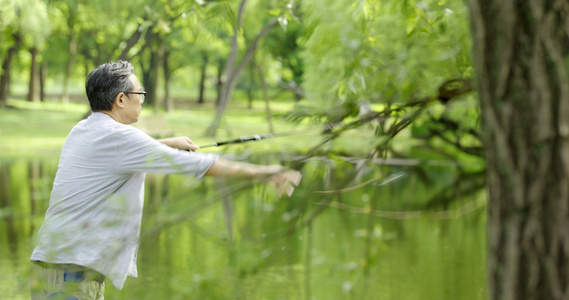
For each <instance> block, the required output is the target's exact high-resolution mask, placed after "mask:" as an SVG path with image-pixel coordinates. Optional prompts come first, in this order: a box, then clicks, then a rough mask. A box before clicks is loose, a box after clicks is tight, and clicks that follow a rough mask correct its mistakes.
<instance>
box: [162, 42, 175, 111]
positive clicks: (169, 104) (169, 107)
mask: <svg viewBox="0 0 569 300" xmlns="http://www.w3.org/2000/svg"><path fill="white" fill-rule="evenodd" d="M169 58H170V51H164V57H163V63H164V106H165V107H166V111H167V112H171V111H173V110H174V101H173V100H172V96H170V79H172V70H170V64H169V61H168V60H169Z"/></svg>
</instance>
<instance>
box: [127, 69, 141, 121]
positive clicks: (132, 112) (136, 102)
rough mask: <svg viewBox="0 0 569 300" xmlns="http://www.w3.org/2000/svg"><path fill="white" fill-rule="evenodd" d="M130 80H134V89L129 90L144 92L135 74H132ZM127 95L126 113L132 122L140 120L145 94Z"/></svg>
mask: <svg viewBox="0 0 569 300" xmlns="http://www.w3.org/2000/svg"><path fill="white" fill-rule="evenodd" d="M130 81H131V82H132V84H133V86H134V89H132V90H131V91H129V92H142V87H141V85H140V82H138V79H137V78H136V76H135V75H134V74H133V75H131V76H130ZM126 96H127V98H128V100H126V101H125V115H126V117H127V119H128V121H129V124H130V123H134V122H136V121H138V116H139V115H140V111H141V109H142V103H143V102H144V96H145V95H141V94H126Z"/></svg>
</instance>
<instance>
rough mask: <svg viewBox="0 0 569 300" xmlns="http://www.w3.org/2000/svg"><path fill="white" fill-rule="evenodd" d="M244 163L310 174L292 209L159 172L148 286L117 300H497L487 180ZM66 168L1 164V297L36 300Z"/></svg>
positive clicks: (326, 164)
mask: <svg viewBox="0 0 569 300" xmlns="http://www.w3.org/2000/svg"><path fill="white" fill-rule="evenodd" d="M237 159H239V160H247V161H254V162H257V163H263V164H264V163H283V164H286V165H292V166H294V167H295V168H297V169H301V170H302V172H303V176H304V177H303V180H302V182H301V185H300V186H299V187H298V188H297V189H296V191H295V193H294V195H293V197H292V198H290V199H289V198H280V199H279V198H277V197H276V196H275V192H274V190H273V189H271V187H268V186H265V185H262V184H254V185H252V184H251V183H249V182H246V181H240V180H217V179H213V178H206V179H204V180H200V181H196V180H194V179H192V178H186V177H182V176H175V175H169V176H166V175H160V174H148V176H147V180H146V196H145V197H146V200H145V201H146V202H145V212H144V219H143V228H142V240H141V245H140V250H139V253H138V268H139V277H138V278H128V279H127V282H126V284H125V286H124V288H123V290H117V289H116V288H115V287H113V286H112V284H111V283H110V282H109V281H107V283H106V293H105V297H106V299H275V300H277V299H283V300H284V299H299V300H300V299H306V300H311V299H322V300H323V299H358V300H361V299H394V300H403V299H419V300H427V299H433V300H445V299H452V300H457V299H464V300H468V299H486V298H487V297H486V282H485V272H486V229H485V224H486V206H485V205H484V204H485V201H486V198H485V191H484V190H483V189H477V188H476V187H477V186H479V185H478V183H479V182H480V181H483V179H480V178H479V177H474V179H473V176H464V174H461V172H459V170H458V168H456V167H450V166H438V167H437V166H429V167H425V166H406V167H402V166H386V165H381V164H377V163H366V164H362V163H361V162H360V163H358V162H350V161H348V160H346V159H342V158H333V159H330V158H312V159H309V160H304V161H299V160H297V159H294V158H287V160H286V161H282V159H283V158H282V157H279V159H280V160H281V161H277V160H276V158H275V157H274V156H270V155H266V156H262V155H261V156H258V157H248V156H246V155H244V154H242V155H241V156H240V157H238V158H237ZM57 162H58V157H45V158H41V159H36V160H30V159H18V158H10V159H7V158H5V159H0V270H1V272H0V299H29V292H28V268H29V261H28V259H29V256H30V254H31V251H32V250H33V247H34V244H35V236H36V234H37V230H38V228H39V226H40V225H41V223H42V221H43V215H44V213H45V210H46V209H47V206H48V201H49V193H50V190H51V185H52V181H53V178H54V176H55V171H56V169H57ZM465 186H466V188H464V187H465ZM468 187H470V188H468ZM464 191H470V192H468V193H466V192H464Z"/></svg>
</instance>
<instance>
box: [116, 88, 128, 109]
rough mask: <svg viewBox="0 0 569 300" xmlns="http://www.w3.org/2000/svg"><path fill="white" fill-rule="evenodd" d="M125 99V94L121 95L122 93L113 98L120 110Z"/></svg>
mask: <svg viewBox="0 0 569 300" xmlns="http://www.w3.org/2000/svg"><path fill="white" fill-rule="evenodd" d="M125 97H126V94H125V93H123V92H120V93H118V95H117V96H116V97H115V105H116V106H118V107H120V108H123V107H124V105H125V103H124V102H125Z"/></svg>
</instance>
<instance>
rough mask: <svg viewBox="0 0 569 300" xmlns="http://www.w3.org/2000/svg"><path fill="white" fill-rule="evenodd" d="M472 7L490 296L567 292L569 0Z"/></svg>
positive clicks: (498, 1)
mask: <svg viewBox="0 0 569 300" xmlns="http://www.w3.org/2000/svg"><path fill="white" fill-rule="evenodd" d="M469 6H470V10H471V18H470V19H471V22H472V33H473V41H474V56H475V68H476V71H477V78H478V90H479V97H480V105H481V108H482V124H483V141H484V145H485V154H486V159H487V181H488V192H489V201H488V205H489V207H488V209H489V211H488V214H489V217H488V234H489V236H488V246H489V249H488V250H489V252H488V288H489V295H490V299H511V300H514V299H568V298H569V229H568V228H569V73H568V69H567V67H566V66H567V64H566V59H565V58H566V57H567V53H568V50H569V47H568V45H569V38H568V32H567V31H566V30H565V28H567V26H568V25H569V21H567V20H569V18H568V17H569V15H568V14H569V4H567V2H566V1H543V0H530V1H514V0H469ZM497 20H499V21H497Z"/></svg>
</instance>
